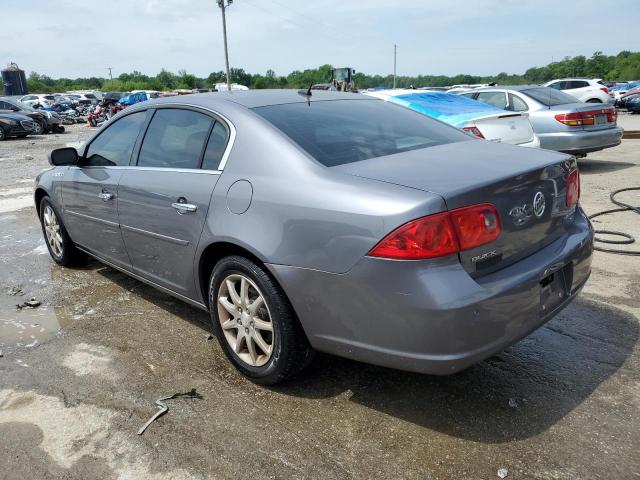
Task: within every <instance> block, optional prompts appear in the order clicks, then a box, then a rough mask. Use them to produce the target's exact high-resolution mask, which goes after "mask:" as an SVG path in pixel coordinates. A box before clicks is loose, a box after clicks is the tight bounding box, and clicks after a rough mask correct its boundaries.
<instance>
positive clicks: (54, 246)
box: [42, 205, 64, 257]
mask: <svg viewBox="0 0 640 480" xmlns="http://www.w3.org/2000/svg"><path fill="white" fill-rule="evenodd" d="M42 220H43V224H44V232H45V235H46V237H47V243H48V244H49V247H50V248H51V251H52V252H53V254H54V255H55V256H56V257H62V254H63V252H64V246H63V239H62V232H61V230H60V224H59V223H58V217H57V216H56V213H55V212H54V211H53V208H51V206H50V205H46V206H45V207H44V212H43V214H42Z"/></svg>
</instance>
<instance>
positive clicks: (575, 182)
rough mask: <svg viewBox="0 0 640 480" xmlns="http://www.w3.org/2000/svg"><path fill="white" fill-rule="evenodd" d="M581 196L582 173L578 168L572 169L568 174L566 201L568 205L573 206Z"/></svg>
mask: <svg viewBox="0 0 640 480" xmlns="http://www.w3.org/2000/svg"><path fill="white" fill-rule="evenodd" d="M579 198H580V174H579V173H578V170H577V169H576V170H571V171H570V172H569V175H568V176H567V193H566V196H565V202H566V204H567V207H573V206H574V205H575V204H576V203H578V199H579Z"/></svg>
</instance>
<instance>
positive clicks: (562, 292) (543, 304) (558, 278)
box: [540, 264, 573, 313]
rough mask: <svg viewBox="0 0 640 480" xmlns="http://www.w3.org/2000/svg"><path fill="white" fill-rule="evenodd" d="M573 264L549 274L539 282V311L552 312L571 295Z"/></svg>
mask: <svg viewBox="0 0 640 480" xmlns="http://www.w3.org/2000/svg"><path fill="white" fill-rule="evenodd" d="M572 279H573V264H568V265H565V266H564V267H562V268H560V269H558V270H556V271H554V272H553V273H550V274H549V275H547V276H546V277H544V278H543V279H542V280H540V310H541V311H542V313H548V312H551V311H553V310H554V309H555V308H556V307H557V306H558V305H560V304H561V303H562V302H564V301H565V300H566V299H567V298H569V296H570V295H571V284H572Z"/></svg>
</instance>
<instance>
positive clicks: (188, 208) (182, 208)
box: [171, 202, 198, 214]
mask: <svg viewBox="0 0 640 480" xmlns="http://www.w3.org/2000/svg"><path fill="white" fill-rule="evenodd" d="M171 206H172V207H173V208H175V209H176V210H177V211H178V213H181V214H182V213H193V212H195V211H196V210H198V206H197V205H194V204H192V203H180V202H174V203H172V204H171Z"/></svg>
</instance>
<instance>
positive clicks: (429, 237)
mask: <svg viewBox="0 0 640 480" xmlns="http://www.w3.org/2000/svg"><path fill="white" fill-rule="evenodd" d="M456 252H458V241H457V239H456V234H455V232H454V231H453V226H452V225H451V220H450V219H449V213H448V212H444V213H436V214H435V215H429V216H427V217H422V218H418V219H417V220H413V221H412V222H409V223H405V224H404V225H402V226H401V227H398V228H397V229H395V230H394V231H393V232H391V233H390V234H389V235H387V236H386V237H385V238H384V239H382V241H381V242H380V243H378V245H376V246H375V247H373V250H371V251H370V252H369V255H370V256H372V257H384V258H394V259H397V260H419V259H423V258H434V257H444V256H445V255H451V254H452V253H456Z"/></svg>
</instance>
